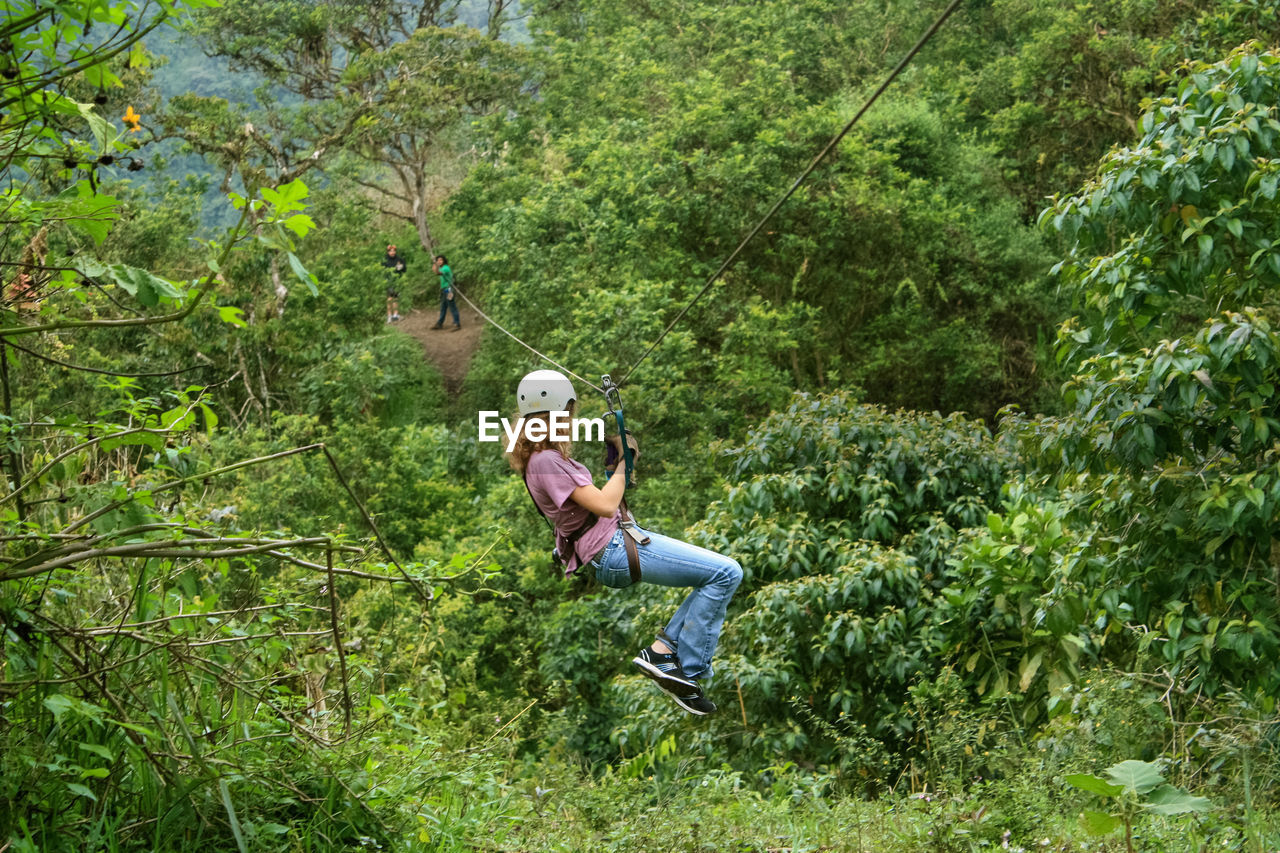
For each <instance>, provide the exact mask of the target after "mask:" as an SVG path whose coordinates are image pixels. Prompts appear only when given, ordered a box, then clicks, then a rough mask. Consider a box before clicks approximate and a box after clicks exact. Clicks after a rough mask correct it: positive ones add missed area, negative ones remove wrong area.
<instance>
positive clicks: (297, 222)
mask: <svg viewBox="0 0 1280 853" xmlns="http://www.w3.org/2000/svg"><path fill="white" fill-rule="evenodd" d="M282 224H283V225H284V227H285V228H288V229H289V230H290V231H292V232H293V233H294V234H297V235H298V236H299V237H305V236H307V232H308V231H310V230H311V229H313V228H315V227H316V223H315V220H314V219H312V218H311V217H310V216H307V215H306V214H305V213H295V214H294V215H293V216H290V217H289V218H288V219H286V220H284V222H283V223H282Z"/></svg>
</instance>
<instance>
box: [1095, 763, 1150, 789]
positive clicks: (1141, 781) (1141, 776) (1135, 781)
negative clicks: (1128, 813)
mask: <svg viewBox="0 0 1280 853" xmlns="http://www.w3.org/2000/svg"><path fill="white" fill-rule="evenodd" d="M1103 774H1104V775H1105V776H1106V777H1107V778H1108V779H1109V780H1111V782H1112V783H1113V784H1115V785H1120V786H1121V787H1123V788H1124V789H1125V790H1127V791H1131V792H1133V793H1135V794H1145V793H1147V792H1148V791H1152V790H1154V789H1156V788H1158V787H1159V786H1160V785H1161V784H1163V782H1164V776H1162V775H1161V774H1160V771H1159V770H1157V769H1156V766H1155V765H1154V764H1151V763H1149V762H1146V761H1136V760H1134V759H1129V760H1128V761H1121V762H1120V763H1119V764H1113V765H1111V766H1110V767H1108V768H1107V769H1106V770H1104V771H1103Z"/></svg>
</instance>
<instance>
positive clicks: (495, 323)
mask: <svg viewBox="0 0 1280 853" xmlns="http://www.w3.org/2000/svg"><path fill="white" fill-rule="evenodd" d="M452 287H453V290H454V292H455V293H457V294H458V295H459V296H461V297H462V299H463V301H465V302H466V303H467V304H468V305H470V306H471V308H472V310H474V311H475V312H476V313H477V314H479V315H480V316H481V317H483V318H484V319H485V320H487V321H488V322H489V323H491V324H493V326H494V328H496V329H497V330H498V331H499V332H502V334H504V335H506V336H507V337H508V338H511V340H513V341H515V342H516V343H518V344H519V345H520V346H522V347H524V348H525V349H527V350H528V351H529V352H531V353H533V354H534V355H536V356H537V357H538V358H540V359H542V360H543V361H547V362H550V363H551V364H554V365H555V366H556V367H558V368H560V369H561V370H563V371H564V372H565V373H567V374H569V375H570V376H572V377H573V378H574V379H577V380H578V381H579V382H585V383H586V384H587V385H589V386H590V387H592V388H594V389H595V390H597V391H599V392H600V393H601V394H603V393H604V389H603V388H601V387H600V386H599V385H597V384H595V383H594V382H592V381H590V380H589V379H583V378H582V377H581V376H579V375H578V374H576V373H574V372H573V371H572V370H570V369H569V368H567V367H565V366H564V365H563V364H561V363H560V362H558V361H556V360H555V359H554V358H552V357H551V356H549V355H544V354H542V353H540V352H538V351H537V350H536V349H534V348H533V347H531V346H529V345H528V344H526V343H525V342H524V341H522V340H520V339H519V338H517V337H516V336H515V335H514V334H512V333H511V332H509V331H507V330H506V328H504V327H503V325H502V324H501V323H499V322H498V321H497V320H495V319H493V318H492V317H490V316H489V315H488V314H486V313H484V312H483V311H481V310H480V306H479V305H477V304H475V303H474V302H472V301H471V300H470V299H468V298H467V295H466V294H465V293H463V292H462V291H461V290H458V286H457V285H456V284H455V285H452Z"/></svg>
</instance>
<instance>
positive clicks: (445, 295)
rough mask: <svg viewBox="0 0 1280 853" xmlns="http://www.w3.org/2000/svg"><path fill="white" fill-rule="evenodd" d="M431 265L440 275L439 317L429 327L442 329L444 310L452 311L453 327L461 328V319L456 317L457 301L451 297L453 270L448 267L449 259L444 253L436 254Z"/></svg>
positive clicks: (455, 329) (455, 328)
mask: <svg viewBox="0 0 1280 853" xmlns="http://www.w3.org/2000/svg"><path fill="white" fill-rule="evenodd" d="M432 267H433V268H434V269H435V271H436V273H437V274H438V275H439V276H440V319H439V320H437V321H436V324H435V325H434V326H432V327H431V328H433V329H443V328H444V315H445V312H446V311H452V312H453V329H454V331H457V330H458V329H461V328H462V320H460V319H459V318H458V303H457V302H455V301H454V299H453V270H452V269H450V268H449V259H448V258H446V257H445V256H444V255H436V260H435V263H434V264H432Z"/></svg>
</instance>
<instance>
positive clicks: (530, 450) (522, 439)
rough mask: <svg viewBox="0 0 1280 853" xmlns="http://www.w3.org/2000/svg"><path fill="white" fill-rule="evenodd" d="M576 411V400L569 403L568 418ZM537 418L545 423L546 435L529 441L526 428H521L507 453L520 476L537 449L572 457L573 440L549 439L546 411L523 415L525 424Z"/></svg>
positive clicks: (549, 421) (549, 422) (548, 420)
mask: <svg viewBox="0 0 1280 853" xmlns="http://www.w3.org/2000/svg"><path fill="white" fill-rule="evenodd" d="M576 411H577V401H576V400H575V401H573V402H571V403H569V418H570V420H572V419H573V415H574V412H576ZM532 420H539V421H542V422H543V423H545V424H546V425H547V437H546V438H544V439H542V441H530V440H529V438H528V435H527V430H525V429H521V430H520V434H519V435H517V436H516V444H515V447H514V448H512V450H511V452H510V453H508V454H507V461H508V462H510V463H511V467H512V468H514V469H516V470H517V471H519V472H520V476H522V477H523V476H524V471H525V468H527V467H528V465H529V458H530V457H532V456H533V454H535V453H537V452H538V451H539V450H557V451H559V453H560V455H561V456H563V457H564V458H565V459H572V458H573V442H572V441H552V440H551V419H550V416H549V415H548V413H547V412H538V413H537V414H533V415H525V424H526V425H527V424H528V422H529V421H532Z"/></svg>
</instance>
